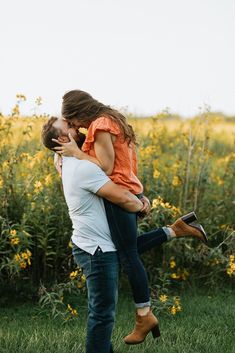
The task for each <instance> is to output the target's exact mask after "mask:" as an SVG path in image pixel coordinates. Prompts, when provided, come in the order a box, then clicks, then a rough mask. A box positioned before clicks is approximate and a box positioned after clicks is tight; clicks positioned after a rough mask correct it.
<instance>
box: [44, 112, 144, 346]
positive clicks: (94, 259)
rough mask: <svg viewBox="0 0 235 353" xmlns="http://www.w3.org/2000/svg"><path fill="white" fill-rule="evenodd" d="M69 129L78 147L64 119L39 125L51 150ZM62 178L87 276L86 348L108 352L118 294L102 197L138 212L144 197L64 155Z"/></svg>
mask: <svg viewBox="0 0 235 353" xmlns="http://www.w3.org/2000/svg"><path fill="white" fill-rule="evenodd" d="M68 133H70V134H71V135H72V136H73V138H74V139H75V140H76V141H77V143H78V144H79V145H80V146H81V144H82V143H83V141H84V137H83V135H82V134H77V132H76V130H75V129H74V128H69V126H68V123H67V122H66V121H64V120H63V119H57V118H51V119H50V120H49V121H48V123H47V124H46V125H44V127H43V131H42V139H43V143H44V145H45V146H46V147H48V148H50V149H53V147H54V146H55V143H54V142H53V141H52V140H51V139H52V137H53V138H58V140H59V141H61V142H66V141H69V138H68ZM62 183H63V189H64V195H65V199H66V203H67V205H68V209H69V215H70V218H71V220H72V224H73V235H72V242H73V244H74V247H73V255H74V258H75V261H76V262H77V264H78V265H79V266H80V267H81V268H82V269H83V271H84V274H85V275H86V278H87V289H88V309H89V311H88V322H87V337H86V352H87V353H109V352H112V346H111V343H110V339H111V334H112V329H113V324H114V315H115V303H116V298H117V283H118V267H119V266H118V259H117V254H116V249H115V246H114V244H113V242H112V240H111V237H110V232H109V227H108V223H107V219H106V215H105V209H104V205H103V200H102V198H107V199H108V200H109V201H111V202H114V203H116V204H117V205H119V206H121V207H123V208H124V209H125V210H127V211H129V212H138V211H140V210H141V209H142V208H143V204H142V202H141V201H140V200H139V199H138V198H137V197H136V196H134V195H133V194H131V193H130V192H129V191H127V190H125V189H122V188H121V187H119V186H118V185H116V184H114V183H113V182H112V181H111V180H110V179H109V178H108V177H107V176H106V174H105V173H104V172H103V171H102V170H101V169H100V168H99V167H98V166H96V165H95V164H93V163H91V162H89V161H86V160H82V161H80V160H78V159H75V158H73V157H63V169H62Z"/></svg>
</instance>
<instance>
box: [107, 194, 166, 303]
mask: <svg viewBox="0 0 235 353" xmlns="http://www.w3.org/2000/svg"><path fill="white" fill-rule="evenodd" d="M104 205H105V211H106V216H107V220H108V224H109V229H110V233H111V237H112V240H113V243H114V244H115V246H116V249H117V250H118V256H119V259H120V263H121V265H122V266H123V268H124V270H125V272H126V273H127V275H128V279H129V282H130V285H131V289H132V293H133V297H134V301H135V306H136V307H137V308H141V307H145V306H149V305H150V293H149V287H148V278H147V274H146V271H145V268H144V266H143V264H142V262H141V259H140V257H139V254H142V253H144V252H145V251H147V250H150V249H152V248H154V247H156V246H158V245H160V244H162V243H163V242H165V241H167V240H168V237H167V234H166V232H165V231H164V228H156V229H154V230H152V231H150V232H147V233H144V234H142V235H140V236H137V215H136V213H131V212H127V211H125V210H123V209H122V208H120V207H119V206H117V205H115V204H113V203H111V202H109V201H107V200H106V199H104Z"/></svg>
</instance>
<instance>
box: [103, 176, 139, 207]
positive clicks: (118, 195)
mask: <svg viewBox="0 0 235 353" xmlns="http://www.w3.org/2000/svg"><path fill="white" fill-rule="evenodd" d="M96 194H97V195H98V196H100V197H103V198H105V199H107V200H108V201H111V202H113V203H114V204H116V205H118V206H120V207H122V208H123V209H124V210H126V211H128V212H139V211H141V209H142V208H143V203H142V202H141V201H140V200H139V199H138V197H136V196H135V195H133V194H132V193H131V192H130V191H128V190H126V189H124V188H122V187H120V186H118V185H117V184H114V183H113V182H112V181H111V180H110V181H108V182H107V183H106V184H104V185H103V186H102V187H101V188H100V189H99V190H98V191H97V193H96Z"/></svg>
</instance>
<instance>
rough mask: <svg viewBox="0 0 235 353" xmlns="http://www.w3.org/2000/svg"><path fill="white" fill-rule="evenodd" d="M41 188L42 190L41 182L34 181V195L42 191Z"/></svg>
mask: <svg viewBox="0 0 235 353" xmlns="http://www.w3.org/2000/svg"><path fill="white" fill-rule="evenodd" d="M42 188H43V186H42V183H41V181H35V183H34V192H35V194H39V192H40V191H42Z"/></svg>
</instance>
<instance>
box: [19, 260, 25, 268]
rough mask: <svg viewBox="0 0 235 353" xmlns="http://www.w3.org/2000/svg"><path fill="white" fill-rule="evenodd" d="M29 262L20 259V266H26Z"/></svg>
mask: <svg viewBox="0 0 235 353" xmlns="http://www.w3.org/2000/svg"><path fill="white" fill-rule="evenodd" d="M26 267H27V264H26V263H25V262H24V261H23V260H22V261H20V268H26Z"/></svg>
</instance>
